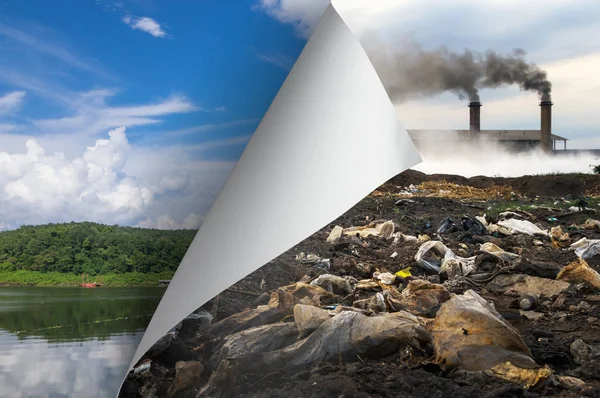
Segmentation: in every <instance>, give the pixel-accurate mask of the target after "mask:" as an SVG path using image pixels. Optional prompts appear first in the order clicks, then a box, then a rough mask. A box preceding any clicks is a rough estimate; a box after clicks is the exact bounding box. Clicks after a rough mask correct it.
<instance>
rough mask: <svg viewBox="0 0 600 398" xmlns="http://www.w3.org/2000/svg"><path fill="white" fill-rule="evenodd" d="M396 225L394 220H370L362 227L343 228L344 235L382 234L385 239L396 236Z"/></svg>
mask: <svg viewBox="0 0 600 398" xmlns="http://www.w3.org/2000/svg"><path fill="white" fill-rule="evenodd" d="M395 228H396V227H395V225H394V222H393V221H385V222H379V223H378V222H376V221H373V222H370V223H369V224H367V225H365V226H362V227H349V228H345V229H344V230H343V234H344V235H357V234H358V235H359V236H360V237H361V238H367V237H369V236H381V237H382V238H384V239H391V238H392V237H393V236H394V230H395Z"/></svg>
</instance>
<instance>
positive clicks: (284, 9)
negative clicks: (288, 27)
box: [259, 0, 330, 37]
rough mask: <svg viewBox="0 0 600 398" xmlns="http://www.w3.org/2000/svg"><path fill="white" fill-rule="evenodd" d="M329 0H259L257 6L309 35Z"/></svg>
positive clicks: (301, 33) (299, 32)
mask: <svg viewBox="0 0 600 398" xmlns="http://www.w3.org/2000/svg"><path fill="white" fill-rule="evenodd" d="M329 2H330V0H260V3H259V8H260V9H262V10H263V11H264V12H266V13H267V14H269V15H270V16H272V17H273V18H275V19H277V20H278V21H280V22H283V23H289V24H293V25H294V26H295V27H296V31H297V32H298V34H299V35H301V36H303V37H309V36H310V34H311V33H312V31H313V29H314V28H315V26H316V24H317V23H318V22H319V19H320V18H321V16H322V15H323V13H324V12H325V9H326V8H327V6H328V5H329Z"/></svg>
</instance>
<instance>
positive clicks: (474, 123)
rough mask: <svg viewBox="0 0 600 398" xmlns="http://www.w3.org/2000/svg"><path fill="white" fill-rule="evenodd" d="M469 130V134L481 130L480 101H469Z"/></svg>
mask: <svg viewBox="0 0 600 398" xmlns="http://www.w3.org/2000/svg"><path fill="white" fill-rule="evenodd" d="M469 113H470V117H469V130H471V134H473V133H474V132H479V131H481V102H469Z"/></svg>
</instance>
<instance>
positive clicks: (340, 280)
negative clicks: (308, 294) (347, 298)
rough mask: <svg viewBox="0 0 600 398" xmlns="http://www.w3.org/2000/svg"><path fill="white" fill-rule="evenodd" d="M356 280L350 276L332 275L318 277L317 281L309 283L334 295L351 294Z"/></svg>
mask: <svg viewBox="0 0 600 398" xmlns="http://www.w3.org/2000/svg"><path fill="white" fill-rule="evenodd" d="M357 283H358V280H357V279H355V278H353V277H351V276H344V277H342V276H337V275H332V274H323V275H319V276H318V277H317V279H315V280H314V281H312V282H310V284H311V285H313V286H319V287H322V288H323V289H325V290H327V291H328V292H332V293H334V294H342V295H344V294H352V293H354V290H355V289H356V284H357Z"/></svg>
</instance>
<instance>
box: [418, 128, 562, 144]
mask: <svg viewBox="0 0 600 398" xmlns="http://www.w3.org/2000/svg"><path fill="white" fill-rule="evenodd" d="M407 131H408V134H409V135H410V137H411V138H412V139H416V140H418V139H419V138H425V137H429V138H433V137H437V138H442V137H440V136H442V135H446V136H447V137H448V139H452V140H459V141H463V140H464V141H468V140H470V133H471V131H470V130H410V129H409V130H407ZM475 134H478V135H479V136H480V137H482V138H484V139H487V140H493V141H540V134H541V133H540V130H481V131H478V132H476V133H475ZM444 138H445V137H444ZM551 139H552V140H553V141H567V138H564V137H561V136H559V135H555V134H552V135H551Z"/></svg>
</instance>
